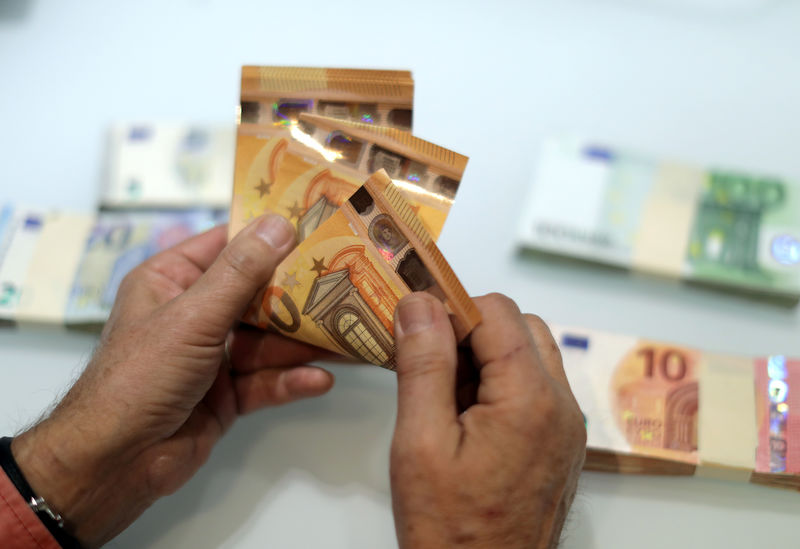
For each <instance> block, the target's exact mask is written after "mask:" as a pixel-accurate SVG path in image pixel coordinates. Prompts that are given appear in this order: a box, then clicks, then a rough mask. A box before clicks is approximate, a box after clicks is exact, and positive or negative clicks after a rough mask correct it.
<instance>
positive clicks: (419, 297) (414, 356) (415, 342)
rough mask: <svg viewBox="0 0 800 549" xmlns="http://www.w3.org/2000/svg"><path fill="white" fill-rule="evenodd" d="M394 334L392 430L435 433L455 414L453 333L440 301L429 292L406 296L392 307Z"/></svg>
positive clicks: (418, 433) (400, 434)
mask: <svg viewBox="0 0 800 549" xmlns="http://www.w3.org/2000/svg"><path fill="white" fill-rule="evenodd" d="M395 340H396V342H397V429H396V435H399V436H401V437H402V436H403V435H404V434H407V435H409V436H415V437H416V436H419V435H424V434H425V433H427V434H430V435H433V436H434V437H437V436H438V435H439V434H440V433H441V430H442V429H444V428H446V426H447V425H451V424H452V425H455V423H456V419H457V415H456V414H457V411H456V398H455V384H456V365H457V355H456V338H455V334H454V333H453V327H452V325H451V324H450V319H449V318H448V315H447V311H445V309H444V306H443V305H442V304H441V303H440V302H439V301H438V300H437V299H436V298H434V297H433V296H431V295H430V294H426V293H422V292H419V293H413V294H411V295H408V296H405V297H404V298H403V299H401V300H400V302H399V303H398V304H397V309H396V310H395ZM424 432H425V433H424Z"/></svg>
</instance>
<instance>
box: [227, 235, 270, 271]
mask: <svg viewBox="0 0 800 549" xmlns="http://www.w3.org/2000/svg"><path fill="white" fill-rule="evenodd" d="M260 255H261V254H257V253H254V251H253V250H252V249H250V247H249V246H244V245H241V243H240V245H236V246H227V247H225V248H224V249H223V250H222V254H221V256H220V257H221V259H222V261H223V263H224V265H225V266H226V267H227V268H228V269H229V270H230V271H232V272H233V273H234V274H235V275H236V276H238V277H242V278H245V279H248V280H251V279H254V278H257V277H258V275H259V274H260V273H261V272H262V271H263V270H264V269H265V264H266V262H265V261H263V259H261V258H260V257H259V256H260Z"/></svg>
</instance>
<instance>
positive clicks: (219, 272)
mask: <svg viewBox="0 0 800 549" xmlns="http://www.w3.org/2000/svg"><path fill="white" fill-rule="evenodd" d="M295 245H296V236H295V232H294V227H293V226H292V225H291V223H290V222H289V221H287V220H286V219H285V218H283V217H281V216H280V215H276V214H268V215H265V216H262V217H260V218H258V219H257V220H256V221H254V222H252V223H250V225H248V226H247V227H245V228H244V229H243V230H242V231H241V232H240V233H239V234H237V235H236V236H235V237H234V239H233V240H231V241H230V242H229V243H228V245H227V246H225V248H223V249H222V252H220V254H219V256H218V257H217V259H216V260H215V261H214V263H213V264H212V265H211V267H209V268H208V270H207V271H206V272H205V273H204V274H203V276H201V277H200V278H199V279H198V280H197V282H195V283H194V284H193V285H192V286H191V287H190V288H189V289H188V290H186V291H185V292H184V293H183V295H182V296H181V301H182V304H181V306H182V307H188V308H189V309H190V310H192V311H193V313H194V315H193V316H192V320H193V321H200V322H201V323H202V333H203V335H210V336H211V337H212V338H219V339H224V338H225V336H226V335H227V333H228V331H229V330H230V328H231V326H232V325H233V324H234V323H235V322H236V321H237V320H238V319H239V318H240V317H241V316H242V314H243V313H244V311H245V309H246V308H247V306H248V305H249V304H250V302H251V301H252V300H253V298H254V297H255V295H256V293H257V292H258V291H259V290H260V289H261V288H263V287H264V286H265V285H266V284H267V283H268V282H269V280H270V278H272V275H273V273H274V272H275V268H276V267H277V266H278V264H279V263H280V262H281V261H282V260H283V258H285V257H286V256H287V255H288V254H289V252H290V251H292V249H293V248H294V247H295Z"/></svg>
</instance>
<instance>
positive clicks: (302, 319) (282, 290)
mask: <svg viewBox="0 0 800 549" xmlns="http://www.w3.org/2000/svg"><path fill="white" fill-rule="evenodd" d="M413 291H424V292H428V293H430V294H432V295H434V296H436V297H437V298H438V299H440V300H441V301H442V302H443V303H444V305H445V307H446V309H447V310H448V312H449V313H450V314H451V318H452V320H453V325H454V327H455V329H456V333H457V335H458V336H459V338H463V337H465V336H466V335H467V334H468V333H469V332H470V331H471V330H472V328H474V326H475V325H476V324H477V323H478V322H479V321H480V313H479V312H478V310H477V308H476V307H475V305H474V304H473V302H472V300H471V299H470V298H469V296H468V295H467V293H466V291H465V290H464V288H463V287H462V286H461V284H460V283H459V281H458V279H457V278H456V276H455V274H453V271H452V270H451V269H450V266H449V265H448V264H447V262H446V261H445V260H444V258H443V257H442V255H441V253H440V252H439V250H438V248H437V247H436V244H435V242H434V241H433V239H432V238H431V236H430V235H429V234H428V232H427V231H426V229H425V228H424V227H423V226H422V224H421V223H420V222H419V220H418V219H417V217H416V215H415V214H414V212H413V210H412V208H411V207H410V206H409V204H408V202H407V201H406V200H405V198H404V197H403V195H402V194H401V193H400V192H399V190H398V189H397V188H396V187H395V186H394V184H393V183H392V181H391V179H390V178H389V177H388V175H386V173H385V172H383V171H381V172H377V173H376V174H373V175H372V176H371V177H370V178H369V179H368V180H367V181H366V183H364V185H363V186H362V187H360V188H358V190H356V192H355V193H353V195H352V196H350V198H348V199H347V200H346V201H345V202H344V203H343V204H342V205H341V206H340V207H339V208H338V209H337V210H336V212H334V213H333V214H332V215H331V216H330V217H329V218H328V219H327V220H326V221H324V222H323V223H322V224H321V225H320V226H319V227H317V228H316V230H315V231H314V232H312V233H311V234H310V235H308V237H307V238H306V239H305V240H303V242H301V243H300V244H299V246H298V247H297V248H295V250H294V251H292V253H291V254H290V255H289V256H288V257H287V258H286V259H284V260H283V261H282V262H281V264H280V265H279V266H278V267H277V269H276V271H275V275H274V278H273V280H272V282H271V283H270V285H269V286H267V287H266V288H264V290H262V291H261V292H260V293H259V294H258V296H257V297H256V299H255V301H254V302H253V305H252V306H251V307H250V309H249V310H248V311H247V313H246V315H245V317H244V320H245V321H246V322H249V323H251V324H254V325H257V326H259V327H262V328H265V327H267V326H270V327H272V328H273V329H275V330H277V331H278V332H280V333H282V334H285V335H287V336H289V337H292V338H295V339H299V340H301V341H305V342H307V343H312V344H314V345H317V346H320V347H323V348H326V349H330V350H331V351H334V352H337V353H340V354H344V355H350V356H352V357H354V358H357V359H359V360H364V361H367V362H371V363H373V364H377V365H380V366H383V367H386V368H389V369H393V368H394V326H393V315H394V309H395V307H396V305H397V302H398V301H399V300H400V298H402V297H403V296H404V295H406V294H409V293H411V292H413Z"/></svg>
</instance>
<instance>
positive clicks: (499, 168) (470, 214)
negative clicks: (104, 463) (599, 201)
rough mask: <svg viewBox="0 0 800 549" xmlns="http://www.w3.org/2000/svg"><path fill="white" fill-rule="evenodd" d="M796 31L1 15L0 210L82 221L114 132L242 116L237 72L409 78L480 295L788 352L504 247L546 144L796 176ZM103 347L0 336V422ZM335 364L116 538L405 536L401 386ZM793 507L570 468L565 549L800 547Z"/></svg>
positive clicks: (524, 18) (799, 345)
mask: <svg viewBox="0 0 800 549" xmlns="http://www.w3.org/2000/svg"><path fill="white" fill-rule="evenodd" d="M798 29H800V5H798V4H797V3H794V2H783V1H772V2H769V1H765V0H762V1H758V0H737V1H735V2H723V1H715V0H702V1H700V0H698V1H692V0H649V1H644V0H639V1H636V0H630V1H627V0H605V1H604V0H591V1H590V0H585V1H579V0H561V1H558V2H556V1H552V2H534V1H529V2H470V1H466V0H461V1H459V2H452V3H440V4H437V3H435V2H433V1H430V0H428V1H425V2H420V1H415V0H409V1H405V2H397V3H391V4H388V3H380V2H352V1H331V2H312V1H306V2H290V1H285V2H281V3H275V2H256V1H253V2H235V1H222V0H171V1H164V0H139V1H136V2H110V1H108V0H106V1H103V0H91V1H89V0H83V1H81V2H77V1H64V0H61V1H55V0H53V1H45V0H29V1H25V0H0V189H1V192H0V199H11V200H14V201H16V202H26V203H33V204H42V205H58V206H63V207H68V208H73V209H83V210H89V209H91V208H93V207H94V203H95V200H96V196H97V190H98V188H99V184H100V181H101V177H102V168H103V165H102V164H103V158H104V148H103V146H104V136H105V134H104V132H105V129H106V128H107V127H108V125H109V124H110V123H112V122H114V121H118V120H173V121H182V120H189V121H200V122H203V121H207V122H225V121H232V120H233V116H234V111H235V107H236V104H237V100H238V90H239V67H240V65H242V64H282V65H313V66H343V67H348V66H352V67H376V68H407V69H411V70H413V72H414V76H415V79H416V100H415V106H414V127H415V131H416V133H417V134H419V135H420V136H422V137H424V138H427V139H429V140H432V141H434V142H437V143H440V144H442V145H445V146H448V147H450V148H452V149H454V150H456V151H459V152H462V153H464V154H467V155H469V156H470V163H469V167H468V169H467V174H466V177H465V179H464V181H463V184H462V187H461V190H460V192H459V198H458V200H457V202H456V205H455V207H454V208H453V210H452V213H451V215H450V218H449V221H448V223H447V225H446V227H445V231H444V233H443V235H442V237H441V240H440V244H441V248H442V249H443V251H444V253H445V255H446V257H447V258H448V259H449V260H450V262H451V264H452V266H453V268H454V269H455V271H456V272H457V273H458V274H459V276H460V278H461V280H462V281H463V283H464V285H465V286H466V287H467V289H468V290H469V291H470V292H471V293H473V294H480V293H484V292H488V291H501V292H504V293H507V294H509V295H510V296H512V297H513V298H515V299H516V300H517V301H518V302H519V303H520V305H521V307H522V308H523V309H525V310H528V311H532V312H536V313H539V314H540V315H542V316H543V317H544V318H545V319H549V320H552V321H556V322H559V323H562V324H568V325H575V326H586V327H590V328H596V329H602V330H607V331H618V332H623V333H631V334H639V335H642V336H646V337H651V338H656V339H661V340H668V341H675V342H679V343H684V344H688V345H694V346H697V347H701V348H703V349H707V350H713V351H723V352H731V353H744V354H770V353H786V354H789V355H794V356H798V355H800V314H799V313H798V310H797V309H792V308H786V307H779V306H775V305H770V304H767V303H762V302H759V301H755V300H749V299H745V298H741V297H736V296H730V295H725V294H723V293H718V292H713V291H709V290H701V289H698V288H691V287H686V286H681V285H679V284H676V283H671V282H668V281H661V280H654V279H649V278H641V277H634V276H631V275H628V274H625V273H622V272H617V271H613V270H608V269H603V268H600V267H593V266H586V265H573V264H570V263H568V262H553V261H550V260H545V259H542V258H538V257H528V256H521V255H519V254H518V253H517V252H516V251H515V246H514V233H515V224H516V221H517V219H518V218H519V215H520V208H521V199H522V197H523V196H524V195H525V193H526V190H527V189H528V187H529V184H530V176H531V173H532V170H533V167H534V166H535V163H536V155H537V151H538V147H539V145H540V143H541V141H542V139H543V138H544V137H545V136H546V135H550V134H553V133H557V132H564V131H566V132H578V133H580V134H583V135H587V136H589V137H595V138H599V139H602V140H604V141H606V142H608V143H611V144H617V145H622V146H626V147H632V148H634V149H636V150H639V151H642V152H646V153H652V154H655V155H658V156H662V157H669V158H678V159H684V160H688V161H692V162H698V163H702V164H706V165H708V164H714V165H723V166H728V167H739V168H745V169H752V170H757V171H760V172H764V171H766V172H772V173H775V174H779V175H785V176H791V177H794V178H796V179H800V163H799V162H798V154H797V142H798V138H800V129H798V128H800V126H799V125H798V123H799V122H800V106H799V105H800V103H799V102H798V101H799V100H800V73H798V68H800V67H799V66H798V64H799V63H800V33H798ZM93 344H94V339H93V338H92V337H90V336H80V335H75V334H61V333H57V332H50V331H27V332H2V333H0V368H2V370H0V432H2V433H10V432H13V431H15V430H17V429H20V428H22V427H23V426H24V425H25V424H26V423H27V422H29V421H31V420H33V419H34V418H35V417H36V416H37V415H38V414H39V413H40V412H41V411H42V410H44V409H45V408H46V407H47V406H48V404H49V403H51V402H52V401H53V399H54V398H55V397H56V396H57V395H58V394H59V392H60V391H61V389H62V388H63V387H64V386H65V385H66V384H67V383H68V381H69V380H70V379H72V377H73V376H74V375H76V374H77V372H79V370H80V368H81V367H82V365H83V364H84V363H85V361H86V359H87V358H88V356H89V355H90V353H91V349H92V346H93ZM334 372H335V373H336V375H337V384H336V387H335V388H334V389H333V391H332V392H331V393H330V394H329V395H328V396H326V397H324V398H320V399H318V400H316V401H313V402H304V403H298V404H294V405H290V406H287V407H285V408H280V409H275V410H270V411H267V412H265V413H260V414H257V415H254V416H251V417H248V418H246V419H244V420H243V421H241V422H240V423H239V424H238V425H237V426H236V427H235V428H234V429H233V430H232V432H231V433H230V434H229V435H228V436H227V437H226V438H225V439H224V440H223V442H222V443H221V444H220V445H219V447H218V448H217V449H216V450H215V452H214V454H213V456H212V458H211V460H210V462H209V463H208V465H207V466H206V468H205V469H204V470H203V471H202V472H201V473H200V474H199V475H198V476H197V477H196V478H195V479H193V480H192V481H191V482H190V483H189V484H188V485H187V486H186V487H185V488H184V489H183V490H182V491H180V492H178V493H177V494H176V495H174V496H172V497H169V498H166V499H164V500H162V501H160V502H159V503H158V504H156V505H155V506H154V507H153V508H152V509H150V510H149V511H148V512H147V513H145V515H144V516H143V517H142V518H141V519H140V520H139V521H138V522H137V523H136V524H135V525H134V526H133V527H132V528H130V529H129V530H128V531H127V532H126V533H124V534H123V535H122V536H120V537H119V538H118V539H117V540H116V541H114V542H113V543H112V546H114V547H120V548H135V547H136V548H138V547H161V548H167V547H169V548H173V547H187V548H188V547H192V548H193V547H217V546H220V547H230V548H234V547H235V548H245V547H278V548H284V547H285V548H293V547H296V548H307V547H329V548H336V547H342V548H374V547H392V546H395V545H396V542H395V541H394V533H393V524H392V515H391V505H390V496H389V486H388V476H387V457H388V446H389V441H390V438H391V432H392V427H393V422H394V409H395V396H394V377H393V375H392V374H389V373H387V372H385V371H382V370H379V369H376V368H370V367H349V368H344V367H336V368H334ZM465 482H469V479H465ZM798 515H800V494H797V493H792V492H789V491H782V490H778V489H769V488H763V487H756V486H750V485H740V484H735V483H728V482H722V481H711V480H702V479H696V478H686V479H658V478H647V477H645V478H634V477H622V476H616V475H603V474H585V475H584V477H583V479H582V484H581V487H580V493H579V495H578V498H577V501H576V503H575V505H574V508H573V514H572V517H571V520H570V522H569V524H568V525H567V527H566V529H565V541H564V543H563V547H567V548H582V549H591V548H619V549H625V548H639V547H648V548H660V547H665V548H666V547H706V548H713V547H719V548H725V549H731V548H739V547H741V548H749V547H762V546H766V545H770V546H776V547H800V541H798V537H797V532H798V528H797V525H798V524H800V522H798Z"/></svg>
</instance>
